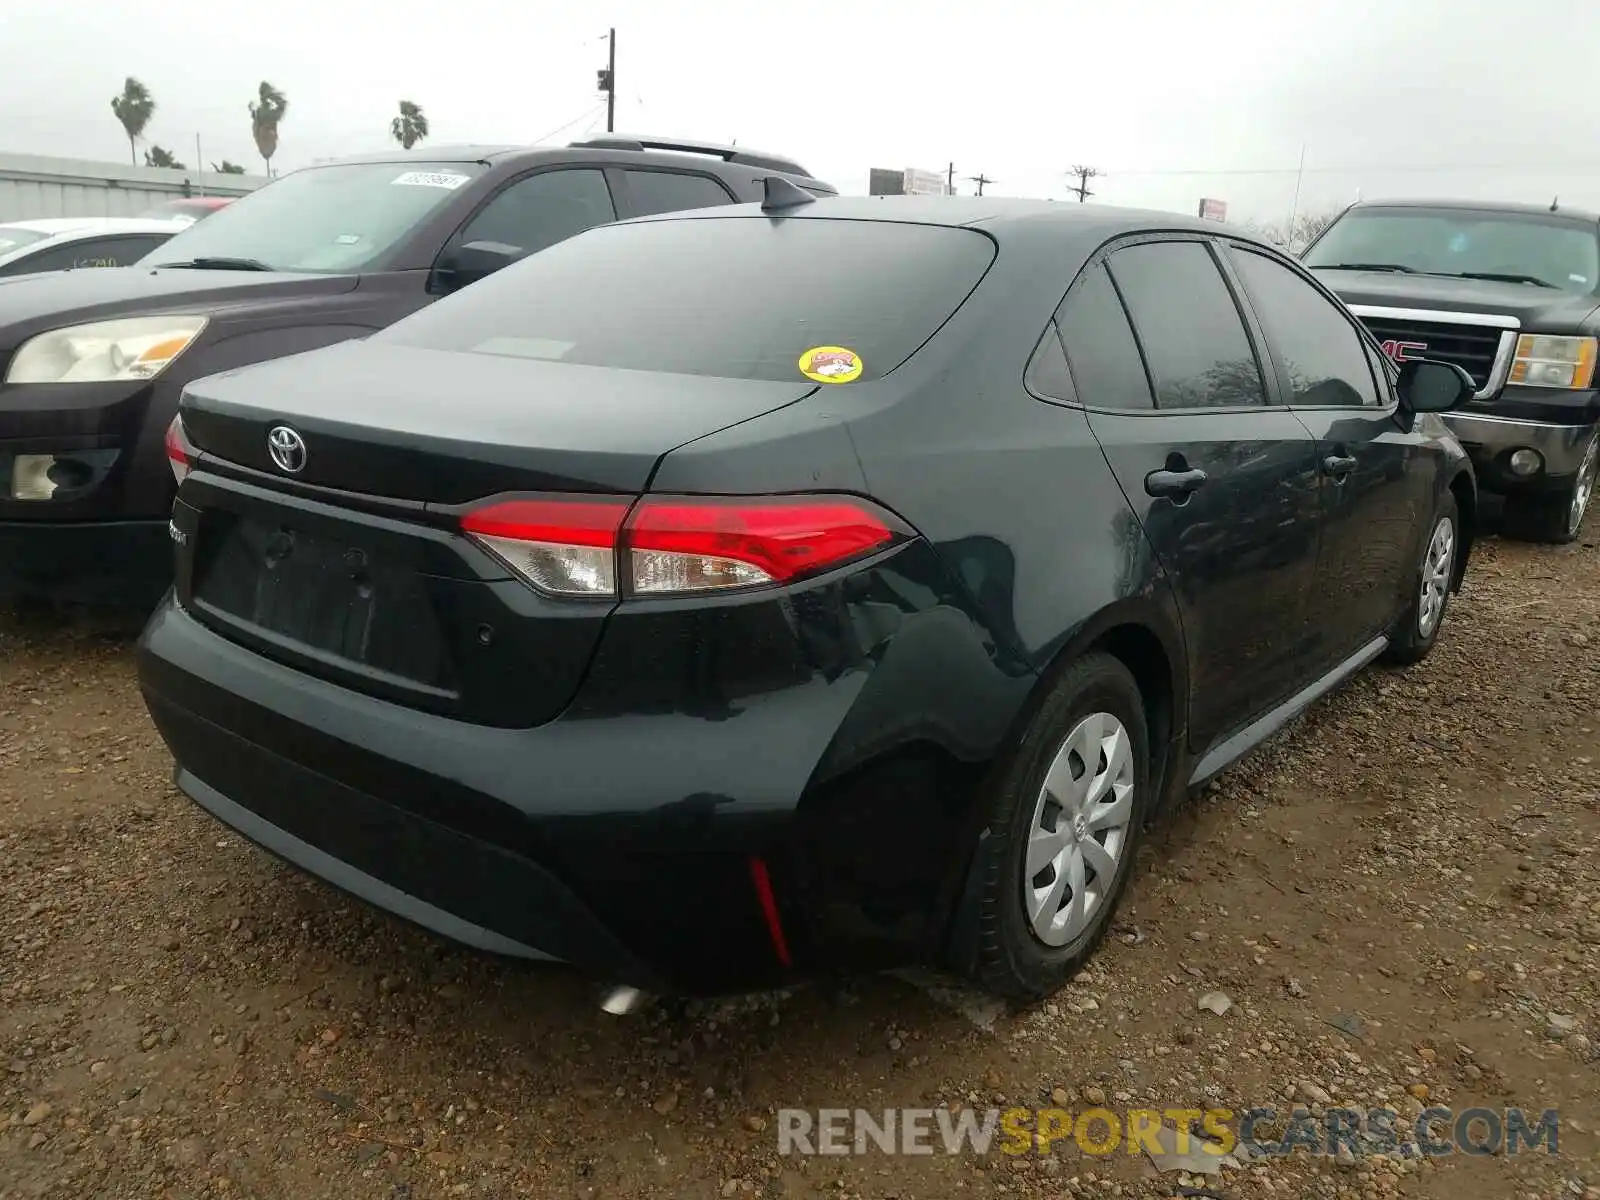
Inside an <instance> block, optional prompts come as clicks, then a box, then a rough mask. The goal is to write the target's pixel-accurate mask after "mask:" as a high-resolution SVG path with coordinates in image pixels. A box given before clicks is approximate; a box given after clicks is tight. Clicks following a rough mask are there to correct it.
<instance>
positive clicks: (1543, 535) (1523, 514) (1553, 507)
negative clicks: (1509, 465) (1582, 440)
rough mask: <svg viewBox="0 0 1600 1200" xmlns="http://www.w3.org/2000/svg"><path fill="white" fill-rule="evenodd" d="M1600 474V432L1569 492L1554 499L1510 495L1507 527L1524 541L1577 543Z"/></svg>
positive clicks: (1592, 440)
mask: <svg viewBox="0 0 1600 1200" xmlns="http://www.w3.org/2000/svg"><path fill="white" fill-rule="evenodd" d="M1597 474H1600V432H1596V433H1595V434H1594V435H1592V436H1591V437H1590V438H1589V445H1588V447H1587V448H1586V449H1585V450H1584V452H1583V463H1582V465H1581V466H1579V468H1578V474H1577V475H1576V476H1575V477H1574V478H1573V481H1572V484H1571V486H1570V487H1568V488H1567V489H1566V490H1565V491H1562V492H1559V493H1557V494H1556V495H1554V496H1549V495H1539V496H1507V497H1506V515H1505V521H1504V527H1505V531H1506V534H1507V535H1508V536H1510V537H1513V538H1515V539H1517V540H1518V541H1520V542H1545V543H1548V544H1550V545H1556V546H1560V545H1564V544H1566V543H1567V542H1571V541H1575V540H1576V539H1577V537H1578V531H1579V530H1580V529H1582V528H1583V518H1584V515H1585V514H1586V513H1587V512H1588V511H1589V500H1590V498H1591V497H1592V496H1593V495H1594V487H1595V477H1596V475H1597Z"/></svg>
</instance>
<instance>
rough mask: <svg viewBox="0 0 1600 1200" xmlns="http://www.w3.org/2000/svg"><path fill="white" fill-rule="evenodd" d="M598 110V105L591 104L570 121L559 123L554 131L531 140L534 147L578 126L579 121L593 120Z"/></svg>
mask: <svg viewBox="0 0 1600 1200" xmlns="http://www.w3.org/2000/svg"><path fill="white" fill-rule="evenodd" d="M600 108H601V106H600V105H598V104H591V105H590V106H589V107H588V108H586V109H584V110H583V111H582V112H581V113H579V114H578V115H577V116H575V117H573V118H572V120H570V121H563V122H561V124H559V125H557V126H556V127H555V128H554V129H552V130H551V131H550V132H549V133H547V134H545V135H544V136H543V137H539V138H534V139H533V142H534V145H538V144H539V143H540V142H548V141H549V140H550V139H551V138H553V137H555V136H556V134H558V133H562V132H564V131H565V130H568V129H571V128H572V127H573V126H574V125H576V124H578V122H580V121H592V120H593V119H594V118H595V116H596V115H597V114H598V113H599V111H600Z"/></svg>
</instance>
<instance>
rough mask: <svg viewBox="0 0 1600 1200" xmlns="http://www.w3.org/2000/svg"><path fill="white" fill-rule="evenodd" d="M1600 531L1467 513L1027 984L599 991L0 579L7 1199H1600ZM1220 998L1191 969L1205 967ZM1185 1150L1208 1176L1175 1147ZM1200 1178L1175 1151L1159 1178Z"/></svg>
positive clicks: (908, 982) (2, 1094) (1, 1158)
mask: <svg viewBox="0 0 1600 1200" xmlns="http://www.w3.org/2000/svg"><path fill="white" fill-rule="evenodd" d="M1597 645H1600V556H1597V555H1596V553H1595V549H1594V546H1593V545H1592V544H1588V545H1578V546H1573V547H1568V548H1561V549H1551V548H1545V547H1529V546H1522V545H1516V544H1510V543H1506V544H1502V543H1499V542H1497V541H1494V540H1490V541H1488V542H1486V543H1485V544H1484V545H1483V546H1482V548H1481V551H1480V557H1479V558H1478V559H1477V560H1476V561H1475V563H1474V565H1473V568H1472V571H1471V573H1470V575H1469V581H1468V586H1467V589H1466V591H1465V592H1464V593H1463V595H1461V596H1460V597H1459V598H1458V600H1457V602H1456V605H1455V607H1454V608H1453V609H1452V612H1451V615H1450V618H1449V623H1448V626H1447V630H1446V634H1445V638H1444V640H1443V642H1442V643H1441V644H1440V646H1439V648H1438V649H1437V651H1436V652H1435V654H1434V655H1433V656H1432V658H1431V659H1430V660H1429V661H1428V662H1427V663H1425V664H1423V665H1422V666H1421V667H1420V668H1417V669H1415V670H1413V671H1411V672H1409V673H1405V674H1396V673H1389V672H1381V671H1373V672H1369V673H1367V674H1365V675H1364V676H1363V677H1362V678H1361V679H1360V680H1358V681H1357V682H1356V683H1355V684H1354V685H1353V686H1352V687H1350V688H1349V689H1347V690H1345V691H1344V692H1342V693H1341V694H1339V695H1337V696H1336V697H1334V698H1332V699H1331V700H1329V701H1328V702H1325V703H1324V704H1322V705H1321V706H1320V707H1319V708H1318V709H1317V710H1316V711H1315V712H1313V713H1312V714H1310V715H1309V716H1308V717H1307V718H1306V719H1305V720H1304V721H1302V722H1300V723H1299V724H1298V725H1297V726H1296V727H1294V728H1293V729H1291V730H1290V731H1288V732H1287V733H1286V734H1285V735H1283V736H1282V737H1280V738H1279V739H1278V740H1276V741H1275V742H1274V743H1273V744H1271V745H1269V746H1268V747H1266V748H1265V749H1264V750H1262V751H1261V752H1260V753H1258V754H1257V755H1255V756H1254V757H1253V758H1252V759H1250V760H1249V761H1248V762H1246V763H1244V764H1242V765H1241V766H1240V767H1238V768H1237V769H1235V770H1233V771H1232V772H1230V773H1229V774H1228V775H1226V776H1225V777H1224V778H1223V779H1222V780H1220V781H1219V782H1218V783H1217V784H1215V785H1213V786H1212V787H1211V788H1209V789H1208V790H1207V792H1206V794H1205V795H1204V796H1202V797H1200V798H1199V799H1197V801H1196V802H1195V803H1194V804H1193V805H1191V806H1190V807H1189V808H1187V809H1185V810H1184V811H1183V812H1182V813H1180V814H1179V815H1178V816H1177V817H1175V818H1174V820H1173V821H1172V822H1171V824H1170V827H1169V828H1168V829H1166V830H1164V831H1163V832H1162V834H1161V835H1160V836H1158V837H1157V838H1155V839H1153V844H1151V845H1150V846H1149V847H1148V848H1147V852H1146V854H1145V855H1144V857H1143V859H1142V861H1141V864H1140V867H1139V871H1138V875H1137V877H1136V879H1135V881H1134V884H1133V893H1132V896H1131V903H1130V904H1129V905H1128V907H1126V908H1125V909H1124V913H1123V921H1122V925H1121V926H1120V927H1119V930H1118V933H1117V935H1116V936H1115V937H1114V938H1113V939H1111V941H1109V942H1108V944H1107V946H1106V948H1105V949H1104V950H1103V952H1102V953H1101V955H1100V956H1099V958H1098V959H1097V961H1096V962H1095V963H1094V964H1093V965H1092V966H1091V968H1090V970H1089V971H1088V973H1087V974H1085V975H1084V976H1083V977H1081V978H1080V979H1079V980H1078V981H1077V982H1076V983H1075V984H1074V985H1073V986H1072V987H1071V988H1069V989H1068V990H1067V991H1065V992H1064V993H1062V994H1061V995H1060V996H1059V997H1058V998H1057V999H1056V1000H1055V1001H1054V1002H1052V1003H1050V1004H1047V1005H1045V1006H1043V1007H1041V1008H1038V1009H1035V1010H1032V1011H1028V1012H1015V1013H1013V1012H1005V1011H999V1010H997V1008H996V1007H995V1006H993V1005H991V1004H988V1003H986V1002H985V1001H983V1000H982V999H980V998H977V997H973V996H970V995H967V994H965V993H963V992H961V991H960V990H959V989H952V988H944V987H941V986H939V985H937V984H936V983H932V982H929V981H927V980H920V979H916V978H914V977H910V978H901V977H883V978H872V979H864V980H860V981H858V982H856V983H854V984H852V985H850V986H849V987H848V988H844V989H841V988H840V987H839V986H837V985H827V986H824V985H815V986H810V987H805V988H798V989H795V990H794V991H793V992H789V993H782V994H777V995H764V996H758V997H750V998H745V999H741V1000H738V1001H729V1002H726V1003H721V1004H693V1005H666V1006H659V1007H656V1008H654V1009H650V1010H647V1011H646V1012H644V1013H642V1014H640V1015H638V1016H636V1017H634V1018H629V1019H625V1020H620V1021H619V1020H617V1019H615V1018H609V1017H604V1016H603V1015H602V1014H600V1013H599V1012H598V1011H597V1010H596V1009H595V1007H594V991H593V989H592V988H591V987H590V986H588V985H586V984H585V983H584V982H582V981H580V980H578V979H575V978H574V977H572V976H571V975H570V974H568V973H566V972H564V971H561V970H556V969H536V968H530V967H525V966H520V965H516V964H508V963H504V962H500V961H496V960H491V959H488V958H485V957H482V956H479V955H476V954H473V953H470V952H467V951H465V950H462V949H459V948H456V947H453V946H450V945H447V944H445V943H443V942H441V941H439V940H437V939H435V938H433V937H431V936H430V935H427V934H425V933H422V932H420V931H418V930H415V929H413V928H411V927H409V926H405V925H402V924H401V923H399V922H397V921H394V920H391V919H389V918H387V917H385V916H382V915H379V914H377V913H375V912H373V911H371V910H369V909H367V908H364V907H363V906H361V905H360V904H358V903H355V902H353V901H350V900H347V899H345V898H343V897H341V896H339V895H337V894H335V893H333V892H331V891H330V890H328V889H326V888H324V887H323V886H321V885H319V884H317V883H314V882H312V881H310V880H307V879H305V878H302V877H301V876H299V875H297V874H295V873H294V872H292V871H290V870H288V869H286V868H284V867H282V866H280V865H278V864H276V863H275V862H274V861H272V860H269V859H268V858H267V857H266V855H264V854H262V853H261V852H259V851H257V850H255V849H254V848H252V847H251V846H249V845H247V844H243V843H241V841H240V839H239V838H238V837H236V836H234V835H233V834H231V833H230V832H229V831H227V830H225V829H224V828H223V827H221V826H220V825H218V824H216V823H214V822H213V821H211V820H210V819H209V818H207V817H206V816H204V815H203V814H201V813H200V812H199V811H198V810H196V809H194V808H192V807H191V806H190V805H189V804H188V802H187V801H185V800H184V799H183V798H182V797H181V796H180V795H179V794H178V793H177V792H176V791H175V790H174V789H173V788H172V786H171V784H170V782H169V760H168V758H167V755H166V752H165V750H164V748H163V747H162V745H161V743H160V741H159V740H158V738H157V737H156V734H155V732H154V730H153V729H152V727H151V725H150V723H149V721H148V719H147V718H146V715H145V712H144V708H143V706H142V704H141V702H140V700H139V697H138V693H137V689H136V687H135V680H134V669H133V662H132V655H131V652H130V645H129V642H128V640H127V638H126V636H125V635H119V634H117V633H115V632H107V631H103V630H96V629H94V628H92V627H90V626H89V625H87V624H85V623H84V622H83V621H82V620H75V621H73V622H70V623H67V624H55V623H43V622H41V621H40V620H39V619H37V618H29V619H26V620H23V619H20V618H16V617H11V618H5V619H4V620H0V1198H4V1200H11V1198H13V1197H23V1196H29V1197H31V1196H74V1197H76V1196H84V1197H89V1196H93V1197H108V1198H115V1200H123V1198H127V1197H143V1196H161V1197H174V1198H177V1197H184V1198H187V1197H200V1196H229V1197H236V1196H245V1197H284V1198H292V1200H306V1198H310V1197H323V1196H327V1197H339V1198H341V1200H345V1198H352V1200H353V1198H364V1197H379V1198H385V1200H401V1198H411V1200H422V1198H424V1197H435V1196H439V1197H444V1196H457V1195H461V1196H474V1197H513V1196H516V1197H544V1196H561V1197H641V1198H642V1197H673V1198H680V1197H681V1198H695V1197H730V1196H760V1197H768V1198H770V1197H785V1196H808V1195H818V1194H825V1195H829V1196H834V1197H840V1198H844V1197H873V1198H880V1197H901V1198H902V1200H910V1198H911V1197H919V1198H920V1197H936V1196H937V1197H951V1196H957V1195H1007V1196H1014V1197H1018V1198H1023V1197H1049V1198H1052V1200H1054V1198H1057V1197H1104V1196H1121V1197H1165V1196H1175V1195H1184V1194H1187V1195H1197V1196H1208V1195H1215V1196H1223V1197H1228V1198H1229V1200H1248V1198H1254V1197H1285V1198H1288V1197H1296V1198H1297V1197H1379V1196H1389V1195H1404V1196H1424V1197H1440V1198H1442V1197H1449V1198H1450V1200H1477V1198H1479V1197H1482V1198H1485V1200H1487V1198H1490V1197H1493V1198H1495V1200H1522V1198H1524V1197H1527V1198H1535V1197H1537V1198H1540V1200H1547V1198H1555V1197H1567V1198H1571V1197H1588V1198H1589V1200H1596V1198H1600V1142H1597V1138H1596V1128H1597V1125H1600V1103H1597V1102H1600V1062H1597V1053H1600V1052H1597V1041H1600V1004H1597V996H1600V969H1597V968H1600V853H1597V847H1600V799H1597V795H1600V787H1597V785H1600V766H1597V760H1600V735H1597V732H1596V727H1597V725H1600V713H1597V712H1596V701H1597V699H1600V669H1597V667H1596V665H1595V657H1594V655H1595V648H1596V646H1597ZM1217 992H1220V993H1222V994H1223V996H1225V997H1226V998H1227V1000H1228V1002H1229V1004H1228V1005H1227V1006H1226V1011H1225V1012H1224V1013H1223V1014H1222V1015H1217V1014H1215V1013H1214V1012H1212V1011H1209V1010H1207V1009H1205V1008H1202V1007H1201V999H1202V998H1203V997H1206V998H1209V999H1210V1000H1211V1002H1212V1003H1213V1005H1214V1007H1216V1008H1224V1007H1225V1006H1224V1005H1223V1004H1222V1003H1220V1002H1218V1001H1217V1000H1216V998H1215V997H1212V996H1211V993H1217ZM1294 1102H1301V1103H1304V1104H1306V1105H1307V1106H1308V1107H1309V1108H1310V1109H1311V1110H1312V1112H1313V1113H1317V1112H1319V1111H1320V1110H1321V1109H1322V1108H1324V1107H1327V1106H1330V1105H1339V1104H1353V1105H1355V1106H1357V1107H1362V1108H1366V1107H1371V1106H1388V1107H1392V1108H1394V1109H1397V1110H1400V1111H1402V1112H1413V1113H1414V1112H1416V1111H1418V1110H1420V1109H1421V1107H1422V1106H1423V1104H1424V1103H1427V1104H1430V1105H1432V1104H1439V1105H1444V1106H1448V1107H1451V1108H1453V1109H1455V1110H1457V1111H1459V1110H1461V1109H1463V1108H1466V1107H1470V1106H1475V1105H1481V1106H1486V1107H1491V1108H1496V1109H1498V1108H1502V1107H1505V1106H1522V1107H1523V1108H1526V1109H1530V1110H1532V1111H1533V1112H1534V1113H1535V1114H1537V1113H1538V1112H1540V1111H1542V1110H1543V1109H1546V1108H1558V1109H1559V1110H1560V1112H1561V1125H1560V1141H1559V1154H1557V1155H1554V1156H1552V1155H1549V1154H1547V1153H1545V1152H1544V1150H1542V1149H1541V1150H1539V1151H1537V1152H1527V1151H1524V1152H1523V1153H1521V1154H1518V1155H1503V1154H1502V1155H1495V1156H1487V1157H1467V1156H1460V1155H1458V1156H1453V1157H1448V1158H1442V1159H1438V1160H1433V1159H1424V1160H1423V1161H1421V1162H1420V1163H1419V1162H1417V1161H1415V1160H1405V1159H1402V1158H1397V1157H1390V1158H1388V1159H1382V1160H1376V1159H1373V1158H1370V1157H1363V1158H1361V1159H1360V1160H1358V1161H1353V1162H1343V1163H1341V1162H1336V1161H1332V1160H1329V1159H1325V1158H1324V1159H1315V1160H1314V1159H1310V1158H1307V1157H1306V1156H1304V1155H1296V1156H1294V1157H1292V1158H1289V1159H1276V1158H1274V1159H1267V1160H1249V1161H1246V1162H1245V1163H1244V1164H1243V1165H1242V1166H1240V1167H1239V1168H1237V1169H1227V1170H1224V1172H1223V1173H1222V1174H1221V1175H1220V1176H1216V1177H1212V1178H1209V1179H1205V1180H1200V1179H1197V1178H1192V1177H1187V1176H1182V1175H1179V1174H1175V1173H1165V1174H1161V1175H1159V1176H1157V1175H1156V1173H1155V1171H1154V1168H1153V1167H1151V1165H1150V1164H1149V1163H1148V1162H1147V1160H1146V1158H1145V1156H1144V1155H1142V1154H1130V1153H1127V1152H1126V1151H1118V1152H1117V1153H1116V1154H1113V1155H1111V1156H1109V1157H1096V1156H1090V1155H1086V1154H1084V1153H1082V1152H1081V1150H1080V1149H1078V1148H1077V1147H1075V1146H1074V1145H1073V1144H1072V1141H1071V1139H1067V1141H1065V1142H1063V1143H1058V1144H1057V1145H1056V1147H1055V1151H1054V1153H1053V1154H1049V1155H1039V1154H1031V1155H1024V1156H1012V1155H1006V1154H1001V1153H992V1154H989V1155H985V1156H979V1155H972V1154H958V1155H947V1154H944V1153H939V1154H935V1155H932V1156H927V1157H889V1156H886V1155H884V1154H881V1153H877V1152H873V1153H869V1154H867V1155H863V1156H849V1157H828V1158H820V1157H819V1158H805V1157H802V1156H794V1155H786V1156H780V1155H779V1153H778V1144H777V1140H776V1137H775V1136H774V1135H775V1127H776V1121H777V1110H778V1109H780V1108H785V1107H796V1108H810V1109H817V1108H824V1107H844V1108H857V1107H860V1108H867V1109H876V1110H882V1109H883V1108H885V1107H887V1106H898V1105H906V1106H913V1107H924V1106H928V1107H931V1106H934V1105H962V1104H972V1105H975V1106H977V1107H984V1106H988V1105H990V1104H999V1105H1002V1106H1005V1105H1010V1104H1020V1105H1036V1106H1037V1105H1044V1106H1050V1105H1059V1106H1063V1107H1066V1108H1069V1109H1077V1110H1081V1109H1083V1108H1085V1107H1088V1106H1092V1105H1097V1104H1101V1103H1104V1104H1107V1105H1110V1106H1111V1107H1113V1108H1117V1107H1123V1108H1126V1107H1161V1108H1166V1107H1181V1108H1194V1109H1198V1108H1205V1107H1208V1106H1219V1105H1220V1106H1223V1107H1228V1108H1232V1109H1235V1110H1242V1109H1246V1108H1250V1107H1268V1106H1275V1107H1277V1108H1278V1109H1279V1110H1280V1111H1282V1110H1286V1109H1287V1108H1289V1107H1291V1106H1292V1104H1293V1103H1294ZM1202 1185H1203V1186H1202ZM1186 1189H1187V1190H1186Z"/></svg>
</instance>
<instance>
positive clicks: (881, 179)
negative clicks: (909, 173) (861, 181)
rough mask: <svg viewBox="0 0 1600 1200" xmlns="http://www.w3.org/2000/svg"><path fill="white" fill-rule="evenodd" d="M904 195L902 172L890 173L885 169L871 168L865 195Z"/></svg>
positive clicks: (903, 173) (903, 175)
mask: <svg viewBox="0 0 1600 1200" xmlns="http://www.w3.org/2000/svg"><path fill="white" fill-rule="evenodd" d="M905 194H906V176H905V172H904V171H891V170H889V169H888V168H887V167H873V168H872V169H871V171H870V172H869V173H868V175H867V195H869V196H903V195H905Z"/></svg>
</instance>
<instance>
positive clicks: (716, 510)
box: [623, 496, 895, 592]
mask: <svg viewBox="0 0 1600 1200" xmlns="http://www.w3.org/2000/svg"><path fill="white" fill-rule="evenodd" d="M623 536H624V539H625V541H626V543H627V548H628V552H629V557H630V558H631V560H632V567H633V570H632V581H633V590H634V591H636V592H695V591H703V590H705V589H707V588H724V587H751V586H755V585H759V584H765V583H787V582H788V581H789V580H791V579H795V578H798V577H799V576H802V575H813V574H815V573H816V572H818V571H821V570H826V569H827V568H828V567H831V566H835V565H837V564H839V563H844V562H848V561H850V560H851V559H852V558H859V557H861V556H862V555H863V554H868V553H871V552H872V551H873V550H877V549H880V548H882V547H884V546H887V545H888V544H889V543H890V542H891V541H893V540H894V536H895V530H894V527H893V526H892V525H891V524H890V523H889V521H888V519H887V518H886V517H885V516H884V515H883V514H880V513H878V512H877V511H876V510H875V509H872V508H869V507H867V506H866V505H865V504H863V503H862V502H861V501H859V500H855V499H852V498H850V497H833V496H774V497H763V498H759V499H758V498H753V497H735V498H732V499H728V500H721V499H700V498H693V497H681V498H680V497H652V496H646V497H645V498H644V499H643V500H641V501H640V502H639V506H638V507H637V508H636V509H634V511H633V515H632V516H631V517H629V518H628V524H627V528H626V529H625V530H624V534H623Z"/></svg>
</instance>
